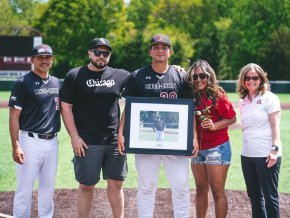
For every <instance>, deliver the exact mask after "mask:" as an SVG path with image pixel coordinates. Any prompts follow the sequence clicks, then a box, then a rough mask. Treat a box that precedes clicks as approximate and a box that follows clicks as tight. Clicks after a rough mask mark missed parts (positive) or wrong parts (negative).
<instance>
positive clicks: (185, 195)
mask: <svg viewBox="0 0 290 218" xmlns="http://www.w3.org/2000/svg"><path fill="white" fill-rule="evenodd" d="M149 54H150V56H151V58H152V63H151V64H150V65H148V66H145V67H143V68H140V69H138V70H136V71H135V72H133V73H132V74H131V75H130V77H129V79H128V81H127V83H126V89H125V96H137V97H159V98H182V97H184V90H185V76H186V73H185V72H183V71H177V70H176V69H175V68H174V67H173V66H171V65H169V64H168V60H169V57H170V56H171V55H172V47H171V42H170V40H169V37H168V36H167V35H164V34H157V35H155V36H153V37H152V39H151V42H150V48H149ZM124 124H125V112H123V114H122V118H121V122H120V127H119V134H118V146H119V152H120V153H123V152H124V141H125V140H124V136H123V132H124V128H125V127H124ZM161 162H162V164H163V166H164V170H165V174H166V178H167V179H168V181H169V184H170V188H171V192H172V201H173V208H174V217H189V161H188V158H186V157H183V156H177V155H159V154H135V166H136V170H137V173H138V194H137V206H138V214H139V217H153V211H154V204H155V193H156V189H157V183H158V172H159V169H160V164H161Z"/></svg>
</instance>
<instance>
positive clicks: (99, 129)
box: [60, 38, 129, 217]
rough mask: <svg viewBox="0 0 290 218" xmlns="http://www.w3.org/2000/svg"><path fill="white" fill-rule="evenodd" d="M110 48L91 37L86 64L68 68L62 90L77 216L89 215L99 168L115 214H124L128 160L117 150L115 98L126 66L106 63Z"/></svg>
mask: <svg viewBox="0 0 290 218" xmlns="http://www.w3.org/2000/svg"><path fill="white" fill-rule="evenodd" d="M111 50H112V47H111V44H110V42H109V41H108V40H107V39H105V38H96V39H94V40H93V41H92V42H91V44H90V48H89V50H88V56H89V59H90V62H89V64H88V65H86V66H82V67H77V68H74V69H72V70H70V71H69V72H68V73H67V75H66V77H65V79H64V83H63V86H62V88H61V91H60V99H61V107H62V117H63V120H64V124H65V126H66V129H67V131H68V133H69V135H70V138H71V143H72V148H73V151H74V153H75V157H74V159H73V163H74V169H75V178H76V180H77V181H78V182H79V189H78V193H77V208H78V216H79V217H89V215H90V212H91V207H92V200H93V195H94V189H95V185H96V184H97V183H98V182H99V180H100V171H101V169H102V172H103V179H105V180H107V184H108V186H107V195H108V199H109V203H110V205H111V208H112V212H113V217H124V195H123V189H122V185H123V181H124V179H125V176H126V174H127V163H126V157H125V156H123V155H120V154H119V152H118V146H117V133H118V130H117V129H118V126H119V116H120V109H119V104H118V100H119V97H120V93H121V91H122V90H123V88H124V85H125V82H126V80H127V78H128V77H129V72H127V71H125V70H121V69H114V68H111V67H108V66H107V65H108V63H109V60H110V57H111Z"/></svg>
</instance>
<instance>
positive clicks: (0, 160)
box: [0, 92, 290, 193]
mask: <svg viewBox="0 0 290 218" xmlns="http://www.w3.org/2000/svg"><path fill="white" fill-rule="evenodd" d="M278 96H279V98H280V101H281V103H290V94H279V95H278ZM229 97H230V99H231V101H232V102H237V101H238V96H237V95H236V94H235V93H229ZM8 98H9V92H0V101H3V100H7V99H8ZM236 112H237V114H238V117H239V112H238V109H236ZM289 120H290V110H283V111H282V119H281V140H282V144H283V159H282V167H281V171H280V182H279V190H280V192H283V193H290V186H289V175H290V167H289V166H290V147H289V146H288V145H289V144H290V139H289V136H290V134H289V129H290V122H289ZM238 122H239V121H238ZM0 130H1V131H0V192H1V191H14V190H15V164H14V162H13V160H12V157H11V154H12V149H11V143H10V137H9V131H8V109H7V108H2V109H0ZM229 134H230V140H231V143H232V165H231V167H230V170H229V173H228V178H227V183H226V188H227V189H232V190H245V184H244V180H243V176H242V171H241V166H240V152H241V147H242V139H241V130H240V129H236V128H233V129H230V130H229ZM59 144H60V147H59V152H60V153H59V165H58V172H57V178H56V188H66V189H71V188H77V186H78V183H77V182H76V181H75V179H74V173H73V165H72V163H71V159H72V156H73V153H72V149H71V145H70V140H69V137H68V135H67V133H66V130H65V128H64V125H62V129H61V131H60V133H59ZM127 157H128V167H129V173H128V177H127V179H126V182H125V187H126V188H136V187H137V175H136V170H135V165H134V155H132V154H129V155H127ZM190 178H191V183H190V185H191V188H194V182H193V177H192V175H191V177H190ZM287 181H288V182H287ZM105 186H106V184H105V182H104V181H101V182H100V183H99V184H98V185H97V187H100V188H104V187H105ZM159 187H160V188H168V187H169V184H168V182H167V181H166V178H165V175H164V171H163V169H162V167H161V171H160V178H159Z"/></svg>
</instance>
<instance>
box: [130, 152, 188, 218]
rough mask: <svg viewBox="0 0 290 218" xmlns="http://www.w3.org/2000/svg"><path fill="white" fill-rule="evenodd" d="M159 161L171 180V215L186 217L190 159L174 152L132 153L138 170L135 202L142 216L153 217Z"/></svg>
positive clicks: (169, 180) (179, 217)
mask: <svg viewBox="0 0 290 218" xmlns="http://www.w3.org/2000/svg"><path fill="white" fill-rule="evenodd" d="M161 161H162V163H163V166H164V170H165V175H166V178H167V180H168V182H169V184H170V188H171V192H172V201H173V209H174V217H176V218H183V217H186V218H187V217H189V206H190V192H189V161H188V158H187V157H184V156H175V155H150V154H135V165H136V169H137V173H138V193H137V206H138V214H139V217H140V218H141V217H142V218H143V217H144V218H145V217H146V218H149V217H150V218H151V217H153V211H154V205H155V195H156V189H157V183H158V173H159V169H160V164H161Z"/></svg>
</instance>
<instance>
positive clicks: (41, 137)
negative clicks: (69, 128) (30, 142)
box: [28, 132, 57, 140]
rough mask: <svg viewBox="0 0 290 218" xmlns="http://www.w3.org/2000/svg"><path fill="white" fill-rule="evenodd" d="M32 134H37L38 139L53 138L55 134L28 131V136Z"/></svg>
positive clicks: (32, 135)
mask: <svg viewBox="0 0 290 218" xmlns="http://www.w3.org/2000/svg"><path fill="white" fill-rule="evenodd" d="M34 135H37V136H38V138H39V139H46V140H50V139H53V138H54V137H55V136H56V135H57V134H56V133H47V134H40V133H33V132H28V136H29V137H32V138H34Z"/></svg>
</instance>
